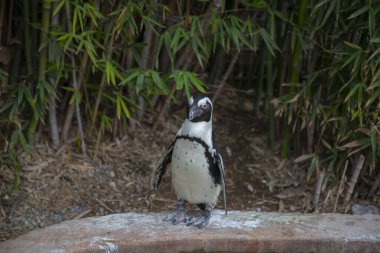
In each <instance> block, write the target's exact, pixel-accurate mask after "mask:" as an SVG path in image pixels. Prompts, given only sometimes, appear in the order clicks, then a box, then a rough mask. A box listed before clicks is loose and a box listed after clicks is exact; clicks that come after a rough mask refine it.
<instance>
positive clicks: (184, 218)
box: [164, 200, 190, 225]
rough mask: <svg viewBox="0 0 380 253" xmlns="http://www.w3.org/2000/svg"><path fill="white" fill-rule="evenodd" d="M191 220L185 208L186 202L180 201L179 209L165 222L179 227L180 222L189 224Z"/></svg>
mask: <svg viewBox="0 0 380 253" xmlns="http://www.w3.org/2000/svg"><path fill="white" fill-rule="evenodd" d="M189 220H190V216H189V213H188V211H187V209H186V207H185V201H184V200H180V201H178V204H177V208H176V210H175V211H174V212H172V213H170V214H169V215H168V216H167V217H166V218H165V219H164V221H171V222H172V223H173V225H177V224H178V223H180V222H185V223H187V222H188V221H189Z"/></svg>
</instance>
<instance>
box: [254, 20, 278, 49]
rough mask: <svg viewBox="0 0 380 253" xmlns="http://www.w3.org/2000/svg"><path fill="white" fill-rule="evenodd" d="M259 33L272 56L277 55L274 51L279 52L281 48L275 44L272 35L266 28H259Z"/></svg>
mask: <svg viewBox="0 0 380 253" xmlns="http://www.w3.org/2000/svg"><path fill="white" fill-rule="evenodd" d="M258 30H259V33H260V35H261V38H262V39H263V41H264V44H265V45H266V47H267V49H268V50H269V52H270V53H271V55H273V56H274V55H275V53H274V50H278V49H279V48H278V47H277V45H276V44H275V42H274V41H273V40H272V38H271V36H270V34H269V33H268V32H267V30H265V29H264V28H261V27H260V28H259V29H258Z"/></svg>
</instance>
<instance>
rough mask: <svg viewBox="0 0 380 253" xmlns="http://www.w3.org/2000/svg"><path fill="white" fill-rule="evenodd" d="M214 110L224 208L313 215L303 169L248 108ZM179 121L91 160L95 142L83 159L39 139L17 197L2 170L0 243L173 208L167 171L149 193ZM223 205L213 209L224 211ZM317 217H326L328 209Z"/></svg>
mask: <svg viewBox="0 0 380 253" xmlns="http://www.w3.org/2000/svg"><path fill="white" fill-rule="evenodd" d="M221 99H224V101H221ZM226 99H227V100H226ZM214 107H215V108H214V129H215V131H216V140H217V142H218V144H219V146H220V147H221V153H222V155H223V159H224V163H225V170H226V176H225V178H226V186H227V194H228V195H227V197H228V209H230V210H256V211H279V212H310V211H312V204H311V203H312V199H313V192H314V186H313V182H309V183H306V180H305V174H306V169H305V167H302V166H301V165H299V164H295V163H293V162H292V161H291V160H289V159H288V160H283V161H282V160H281V159H280V158H279V155H278V148H277V149H274V150H271V149H269V147H268V145H267V139H266V126H265V120H264V119H263V118H262V117H255V116H254V113H253V111H252V104H251V103H249V101H248V100H247V101H245V102H242V101H240V100H239V99H237V96H236V94H233V93H231V94H227V95H226V96H224V97H223V98H220V100H219V101H218V103H217V104H216V105H215V106H214ZM184 117H185V108H184V106H182V107H181V108H180V109H178V110H177V111H174V112H173V113H172V117H170V118H168V119H166V122H164V123H163V124H161V126H160V127H159V129H158V130H157V131H156V132H155V133H152V132H151V127H150V126H149V125H148V124H146V125H144V126H141V127H139V129H138V130H135V131H133V132H131V133H128V134H126V135H125V136H123V137H122V138H119V139H116V140H108V141H107V140H104V141H103V142H102V143H101V145H100V147H99V151H98V152H97V156H96V157H94V152H95V151H94V146H95V144H94V141H93V142H91V141H88V140H87V141H88V153H89V154H88V156H83V155H79V153H80V152H79V149H78V146H77V145H76V144H75V143H73V144H71V145H66V146H62V147H60V148H59V149H58V150H56V149H53V148H51V146H50V145H49V144H48V141H44V140H42V141H40V142H39V144H38V145H37V146H36V148H35V150H34V153H33V155H32V156H31V157H25V158H24V159H23V166H22V173H21V177H22V189H21V190H20V191H13V192H12V191H11V190H10V189H9V186H10V185H11V184H10V183H9V182H12V180H13V179H14V171H12V169H11V168H10V167H7V166H2V167H1V168H0V176H1V177H2V178H3V179H5V184H3V185H2V186H1V192H0V193H1V195H0V196H1V200H0V241H1V240H6V239H9V238H13V237H15V236H17V235H20V234H22V233H25V232H26V231H29V230H33V229H36V228H41V227H45V226H48V225H51V224H54V223H59V222H61V221H64V220H69V219H79V218H83V217H89V216H98V215H107V214H111V213H120V212H158V211H168V210H171V209H173V207H174V204H175V202H176V198H175V196H176V195H175V193H174V190H173V188H172V186H171V183H170V176H171V175H170V171H168V172H167V174H166V175H165V177H164V179H163V182H162V183H161V186H160V188H159V190H158V191H157V192H154V193H152V192H150V176H151V173H152V171H153V169H154V167H155V165H156V163H157V162H158V160H159V159H160V157H161V155H162V154H163V153H164V151H165V149H166V148H167V147H168V146H169V145H170V143H171V141H172V140H173V139H174V137H175V134H176V132H177V130H178V128H179V127H180V126H181V124H182V121H183V118H184ZM323 197H324V196H322V197H321V201H323V200H324V199H323ZM222 199H223V198H219V203H218V205H217V206H216V208H219V209H222V208H223V206H222V204H223V201H222ZM330 202H331V201H330ZM330 202H328V203H330ZM326 203H327V202H326ZM190 208H195V207H194V206H190ZM322 211H331V205H330V206H329V205H326V207H325V209H324V210H322ZM338 211H341V212H342V211H344V210H342V209H340V210H339V209H338Z"/></svg>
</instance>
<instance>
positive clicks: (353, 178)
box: [344, 155, 365, 203]
mask: <svg viewBox="0 0 380 253" xmlns="http://www.w3.org/2000/svg"><path fill="white" fill-rule="evenodd" d="M364 160H365V157H364V155H360V156H359V158H358V159H357V160H356V164H355V167H354V171H353V173H352V176H351V179H350V182H349V183H348V189H347V192H346V197H345V198H344V203H347V202H348V201H350V199H351V195H352V193H353V191H354V188H355V185H356V182H357V181H358V177H359V174H360V171H361V170H362V168H363V164H364Z"/></svg>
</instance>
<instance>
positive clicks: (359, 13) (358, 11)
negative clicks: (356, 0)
mask: <svg viewBox="0 0 380 253" xmlns="http://www.w3.org/2000/svg"><path fill="white" fill-rule="evenodd" d="M366 11H368V5H366V6H364V7H362V8H360V9H359V10H357V11H355V12H354V13H352V14H351V15H350V16H349V17H348V18H347V19H352V18H355V17H357V16H359V15H361V14H363V13H364V12H366Z"/></svg>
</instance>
